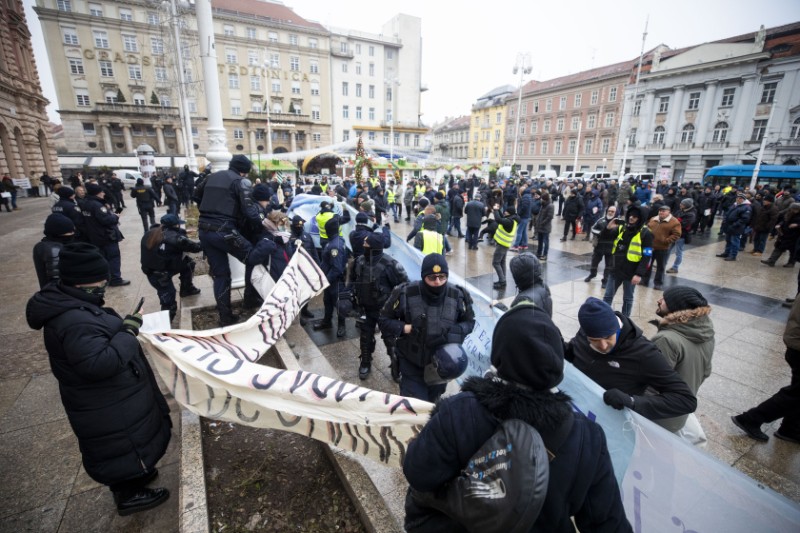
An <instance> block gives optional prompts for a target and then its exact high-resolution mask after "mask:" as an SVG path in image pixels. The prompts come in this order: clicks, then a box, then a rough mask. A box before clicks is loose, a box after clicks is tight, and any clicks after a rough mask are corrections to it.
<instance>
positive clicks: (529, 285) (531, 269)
mask: <svg viewBox="0 0 800 533" xmlns="http://www.w3.org/2000/svg"><path fill="white" fill-rule="evenodd" d="M508 268H509V269H510V270H511V277H512V278H514V283H515V284H516V286H517V290H518V291H519V292H518V293H517V297H516V298H514V301H512V302H511V306H512V307H513V306H514V305H516V304H518V303H520V302H523V301H530V302H532V303H533V304H534V305H536V307H538V308H539V309H544V311H545V312H546V313H547V316H549V317H551V318H552V317H553V299H552V298H551V297H550V287H548V286H547V283H545V282H544V277H543V276H542V263H541V262H540V261H539V258H538V257H536V256H535V255H533V254H532V253H530V252H522V253H521V254H519V255H518V256H516V257H512V258H511V261H509V264H508Z"/></svg>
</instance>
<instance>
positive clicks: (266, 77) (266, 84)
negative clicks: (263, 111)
mask: <svg viewBox="0 0 800 533" xmlns="http://www.w3.org/2000/svg"><path fill="white" fill-rule="evenodd" d="M269 91H270V87H269V63H268V62H266V61H264V94H265V95H266V98H267V99H266V104H267V153H268V154H270V155H272V126H271V125H270V120H269V114H270V111H271V109H270V108H271V107H272V102H271V101H270V99H269Z"/></svg>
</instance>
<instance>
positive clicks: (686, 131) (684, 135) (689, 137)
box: [681, 124, 694, 143]
mask: <svg viewBox="0 0 800 533" xmlns="http://www.w3.org/2000/svg"><path fill="white" fill-rule="evenodd" d="M681 142H682V143H691V142H694V126H693V125H692V124H687V125H685V126H684V127H683V129H682V130H681Z"/></svg>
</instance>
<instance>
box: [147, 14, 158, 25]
mask: <svg viewBox="0 0 800 533" xmlns="http://www.w3.org/2000/svg"><path fill="white" fill-rule="evenodd" d="M147 23H148V24H150V25H151V26H156V25H158V24H160V23H161V20H160V17H159V16H158V12H157V11H148V12H147Z"/></svg>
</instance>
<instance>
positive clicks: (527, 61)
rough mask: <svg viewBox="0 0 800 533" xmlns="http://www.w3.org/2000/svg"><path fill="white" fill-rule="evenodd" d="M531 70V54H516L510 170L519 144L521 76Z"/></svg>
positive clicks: (512, 167) (515, 158) (514, 161)
mask: <svg viewBox="0 0 800 533" xmlns="http://www.w3.org/2000/svg"><path fill="white" fill-rule="evenodd" d="M532 70H533V67H532V66H531V54H530V53H529V52H525V53H524V54H523V53H519V54H517V61H516V62H515V63H514V71H513V72H514V74H516V73H517V72H519V96H518V97H517V129H516V131H515V132H514V156H513V159H512V160H511V171H512V172H513V171H514V167H515V165H516V164H517V147H518V146H519V114H520V111H521V110H522V77H523V76H524V75H525V74H530V73H531V71H532Z"/></svg>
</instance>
